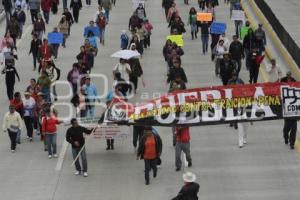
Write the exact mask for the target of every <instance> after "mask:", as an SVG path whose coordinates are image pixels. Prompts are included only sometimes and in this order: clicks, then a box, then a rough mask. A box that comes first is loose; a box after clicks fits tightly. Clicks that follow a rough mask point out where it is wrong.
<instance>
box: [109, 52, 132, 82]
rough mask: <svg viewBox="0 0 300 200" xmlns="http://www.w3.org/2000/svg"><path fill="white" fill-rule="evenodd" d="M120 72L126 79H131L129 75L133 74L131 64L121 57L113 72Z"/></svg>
mask: <svg viewBox="0 0 300 200" xmlns="http://www.w3.org/2000/svg"><path fill="white" fill-rule="evenodd" d="M116 72H120V74H121V77H122V78H123V79H124V80H125V81H129V76H130V74H131V72H132V71H131V68H130V65H129V64H128V63H127V62H126V60H125V59H123V58H120V60H119V63H118V64H117V65H116V66H115V67H114V69H113V73H114V74H115V73H116Z"/></svg>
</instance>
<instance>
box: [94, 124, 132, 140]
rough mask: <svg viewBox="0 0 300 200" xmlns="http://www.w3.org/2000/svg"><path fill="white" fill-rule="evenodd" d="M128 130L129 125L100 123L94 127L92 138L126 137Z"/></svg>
mask: <svg viewBox="0 0 300 200" xmlns="http://www.w3.org/2000/svg"><path fill="white" fill-rule="evenodd" d="M129 132H130V127H129V126H118V125H101V126H99V127H98V128H97V129H96V131H95V133H94V138H96V139H116V138H127V137H128V135H129Z"/></svg>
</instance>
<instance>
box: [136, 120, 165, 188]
mask: <svg viewBox="0 0 300 200" xmlns="http://www.w3.org/2000/svg"><path fill="white" fill-rule="evenodd" d="M161 152H162V141H161V138H160V137H159V136H158V135H157V134H154V133H153V131H152V127H151V126H149V127H145V129H144V135H143V137H142V138H141V140H140V142H139V148H138V152H137V160H138V159H144V162H145V181H146V182H145V183H146V185H149V184H150V177H149V173H150V170H151V169H152V170H153V178H155V177H156V176H157V158H159V157H160V155H161Z"/></svg>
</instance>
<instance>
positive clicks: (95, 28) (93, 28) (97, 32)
mask: <svg viewBox="0 0 300 200" xmlns="http://www.w3.org/2000/svg"><path fill="white" fill-rule="evenodd" d="M89 31H92V32H93V33H94V36H96V37H99V36H100V30H99V27H98V26H87V27H85V28H84V32H83V36H84V37H87V35H88V32H89Z"/></svg>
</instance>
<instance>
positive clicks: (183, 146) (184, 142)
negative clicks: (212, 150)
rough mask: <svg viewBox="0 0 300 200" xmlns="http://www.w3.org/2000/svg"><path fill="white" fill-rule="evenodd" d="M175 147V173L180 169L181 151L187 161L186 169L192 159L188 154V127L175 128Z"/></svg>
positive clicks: (190, 164)
mask: <svg viewBox="0 0 300 200" xmlns="http://www.w3.org/2000/svg"><path fill="white" fill-rule="evenodd" d="M175 133H176V147H175V165H176V171H180V169H181V165H182V162H181V152H182V151H183V152H184V153H185V155H186V159H187V161H188V167H191V166H192V158H191V153H190V129H189V127H176V128H175Z"/></svg>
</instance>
